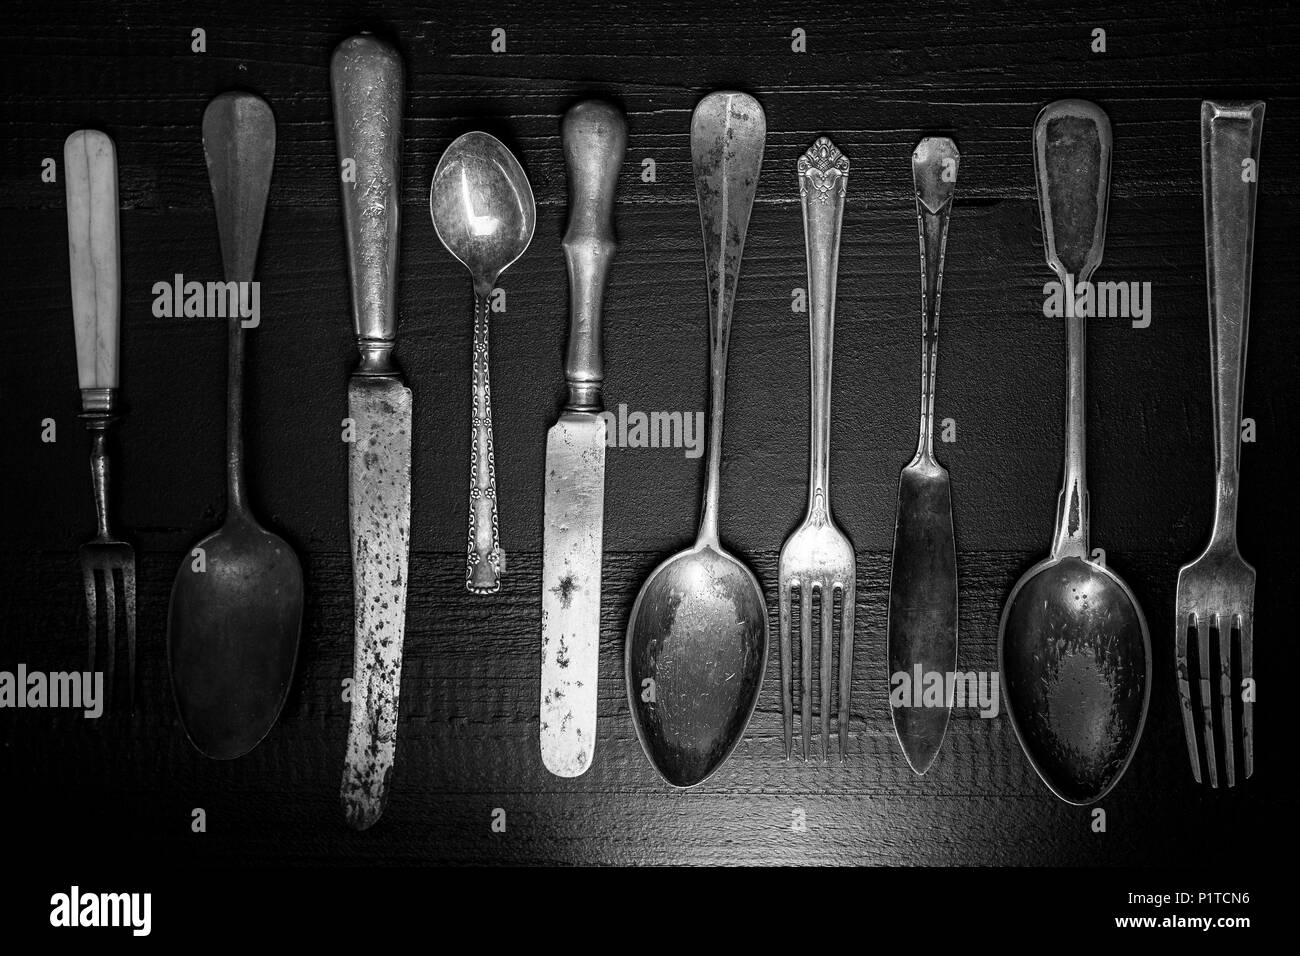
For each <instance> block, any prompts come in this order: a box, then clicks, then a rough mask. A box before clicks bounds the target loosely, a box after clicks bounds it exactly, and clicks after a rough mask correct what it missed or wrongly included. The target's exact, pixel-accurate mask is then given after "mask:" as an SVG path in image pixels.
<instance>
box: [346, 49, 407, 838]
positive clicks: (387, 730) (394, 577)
mask: <svg viewBox="0 0 1300 956" xmlns="http://www.w3.org/2000/svg"><path fill="white" fill-rule="evenodd" d="M330 79H331V85H332V86H333V92H334V127H335V132H336V134H337V139H338V150H339V169H340V179H341V182H342V188H343V220H344V224H345V232H346V234H347V247H348V271H349V274H350V277H351V286H352V316H353V320H354V328H355V332H356V336H357V348H358V349H359V350H360V352H361V361H360V363H359V364H358V365H357V368H356V371H355V372H353V374H352V378H351V380H350V382H349V383H348V417H349V418H350V419H351V425H352V434H351V444H350V445H349V449H348V455H349V465H348V518H349V521H350V524H351V529H352V574H353V583H354V594H355V601H356V647H355V651H354V658H353V674H352V689H351V695H352V717H351V723H350V725H349V727H348V749H347V758H346V764H345V766H344V768H343V786H342V789H341V791H340V797H341V801H342V805H343V812H344V813H345V814H346V816H347V820H348V823H349V824H350V825H352V826H353V827H355V828H357V829H358V830H364V829H366V828H367V827H370V826H371V825H373V824H374V822H375V821H376V820H378V819H379V816H380V814H381V813H383V810H384V803H385V800H386V799H387V796H388V778H389V773H390V772H391V771H392V769H393V757H394V753H395V751H396V748H397V703H398V692H399V691H400V690H401V683H402V639H403V636H404V634H405V630H406V583H407V561H408V557H409V549H410V530H411V390H410V389H408V388H407V387H406V385H405V383H404V382H403V381H402V373H401V369H399V368H398V367H397V365H396V363H395V362H394V361H393V355H392V353H393V346H394V345H395V344H396V340H397V308H396V291H397V241H398V205H399V203H398V192H399V182H400V174H399V170H400V157H401V151H402V61H401V58H400V57H399V56H398V54H397V51H396V50H395V49H393V47H391V46H389V45H388V44H387V43H384V42H382V41H381V40H378V39H376V38H375V37H372V36H369V35H365V34H363V35H361V36H355V37H351V38H350V39H347V40H344V41H343V42H342V43H341V44H340V45H339V46H338V48H337V49H336V50H335V51H334V59H333V61H332V62H331V64H330Z"/></svg>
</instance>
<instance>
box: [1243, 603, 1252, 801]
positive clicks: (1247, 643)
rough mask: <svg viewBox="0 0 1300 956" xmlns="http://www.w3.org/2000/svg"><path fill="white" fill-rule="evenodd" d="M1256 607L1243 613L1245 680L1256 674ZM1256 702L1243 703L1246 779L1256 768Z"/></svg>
mask: <svg viewBox="0 0 1300 956" xmlns="http://www.w3.org/2000/svg"><path fill="white" fill-rule="evenodd" d="M1253 614H1254V608H1251V609H1249V610H1247V611H1246V612H1245V613H1243V614H1242V615H1241V679H1242V680H1243V681H1245V680H1247V679H1249V678H1253V677H1254V676H1255V667H1254V658H1255V640H1254V636H1253V634H1252V633H1251V630H1252V628H1253V627H1254V622H1253V621H1252V620H1251V618H1252V616H1253ZM1254 707H1255V705H1254V703H1253V702H1251V701H1249V700H1247V701H1243V702H1242V704H1241V751H1242V760H1243V761H1244V770H1245V775H1246V779H1247V780H1249V779H1250V775H1251V773H1252V772H1253V771H1254V770H1255V723H1254V719H1253V717H1254V714H1253V710H1254Z"/></svg>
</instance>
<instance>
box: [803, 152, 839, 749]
mask: <svg viewBox="0 0 1300 956" xmlns="http://www.w3.org/2000/svg"><path fill="white" fill-rule="evenodd" d="M795 168H796V170H797V171H798V174H799V201H800V205H801V206H802V208H803V235H804V247H805V250H806V253H807V259H808V346H809V366H810V368H809V374H810V383H811V384H810V389H809V395H810V405H811V407H810V409H809V416H808V421H809V436H808V447H809V452H808V456H809V462H808V514H809V516H812V515H814V514H820V515H821V516H822V518H823V519H825V518H826V517H827V516H828V515H829V513H830V458H831V364H832V360H833V355H834V352H833V350H834V345H835V278H836V273H837V272H838V271H839V262H840V226H841V224H842V223H843V221H844V194H845V192H846V190H847V189H848V185H849V158H848V157H847V156H845V155H844V154H843V153H841V152H840V151H839V148H838V147H837V146H836V145H835V144H834V143H832V142H831V141H830V139H829V138H827V137H825V136H822V137H820V138H819V139H818V140H817V142H815V143H813V145H812V146H811V147H810V148H809V149H808V151H807V152H805V153H804V154H803V155H802V156H800V157H799V162H798V164H797V165H796V167H795ZM805 726H806V725H805Z"/></svg>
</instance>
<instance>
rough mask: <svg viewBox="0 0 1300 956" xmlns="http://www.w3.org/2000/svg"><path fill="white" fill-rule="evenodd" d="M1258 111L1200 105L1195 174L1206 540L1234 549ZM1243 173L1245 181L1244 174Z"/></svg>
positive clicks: (1258, 107)
mask: <svg viewBox="0 0 1300 956" xmlns="http://www.w3.org/2000/svg"><path fill="white" fill-rule="evenodd" d="M1263 131H1264V104H1263V103H1262V102H1259V101H1255V102H1214V101H1212V100H1206V101H1204V102H1203V103H1202V104H1201V174H1202V180H1203V192H1204V202H1205V259H1206V287H1207V291H1208V294H1209V301H1210V365H1211V370H1212V372H1213V385H1212V396H1213V404H1214V449H1215V460H1216V463H1217V466H1216V476H1215V477H1216V485H1217V497H1216V500H1215V509H1214V533H1213V540H1214V541H1216V542H1217V541H1228V542H1231V543H1233V544H1235V543H1236V524H1237V484H1238V469H1239V465H1240V460H1241V441H1240V435H1239V430H1240V428H1241V390H1242V380H1243V379H1244V378H1245V373H1246V331H1247V326H1248V324H1249V321H1250V272H1251V263H1252V261H1253V259H1254V246H1255V195H1256V191H1257V188H1258V182H1257V181H1258V174H1257V173H1258V164H1259V150H1260V139H1261V136H1262V134H1263ZM1248 172H1249V175H1248Z"/></svg>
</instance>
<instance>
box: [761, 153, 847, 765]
mask: <svg viewBox="0 0 1300 956" xmlns="http://www.w3.org/2000/svg"><path fill="white" fill-rule="evenodd" d="M798 171H799V198H800V201H801V203H802V205H803V228H804V241H805V244H806V246H807V250H808V316H809V319H808V331H809V349H810V365H811V379H812V381H811V388H810V394H811V399H812V401H811V416H810V417H811V428H810V438H809V446H810V449H809V468H808V511H807V513H806V515H805V516H804V520H803V524H801V525H800V526H799V528H798V529H797V530H796V531H795V532H794V534H792V535H790V537H789V538H788V539H786V542H785V545H784V546H783V547H782V548H781V560H780V564H779V567H778V577H779V588H780V606H781V610H780V615H781V712H782V716H783V718H784V726H785V755H786V757H787V759H788V758H789V756H790V753H791V750H792V746H793V739H792V738H793V736H794V714H793V710H794V696H793V686H792V685H793V670H794V663H793V653H792V647H791V635H790V629H791V612H792V608H793V605H794V604H795V603H796V592H797V603H798V605H799V654H800V664H801V672H802V673H801V680H800V684H799V690H800V727H801V728H802V732H803V758H804V759H805V760H807V759H808V745H809V739H810V736H811V731H812V659H813V654H812V622H813V605H814V601H813V598H814V595H815V596H816V598H817V602H816V603H817V607H818V613H819V616H820V619H821V652H820V655H819V661H820V664H821V668H820V671H821V672H820V678H821V680H820V686H821V708H820V713H821V744H822V748H821V750H822V752H821V756H822V759H823V760H824V759H826V754H827V751H828V749H829V743H828V740H829V738H830V720H831V716H830V714H831V663H832V653H833V638H834V624H835V604H836V598H837V596H838V599H839V604H840V609H841V610H840V618H841V633H840V697H839V704H840V708H839V737H840V759H841V760H842V759H844V754H845V752H846V751H847V750H848V740H849V696H850V688H851V682H852V671H853V601H854V587H853V585H854V577H855V575H854V569H855V562H854V558H853V545H852V544H850V543H849V539H848V538H847V537H845V536H844V533H843V532H842V531H840V529H839V528H837V527H836V526H835V522H834V520H832V518H831V501H830V433H831V356H832V350H833V345H834V337H835V274H836V270H837V269H838V266H839V257H840V224H841V222H842V221H843V218H844V193H845V190H846V189H847V187H848V176H849V161H848V158H847V157H846V156H844V154H843V153H841V152H840V151H839V149H837V148H836V146H835V144H834V143H832V142H831V141H830V140H829V139H827V138H826V137H825V136H823V137H820V138H819V139H818V140H817V142H815V143H814V144H813V145H812V148H810V149H809V150H808V151H807V152H806V153H804V154H803V155H802V156H800V157H799V164H798Z"/></svg>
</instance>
